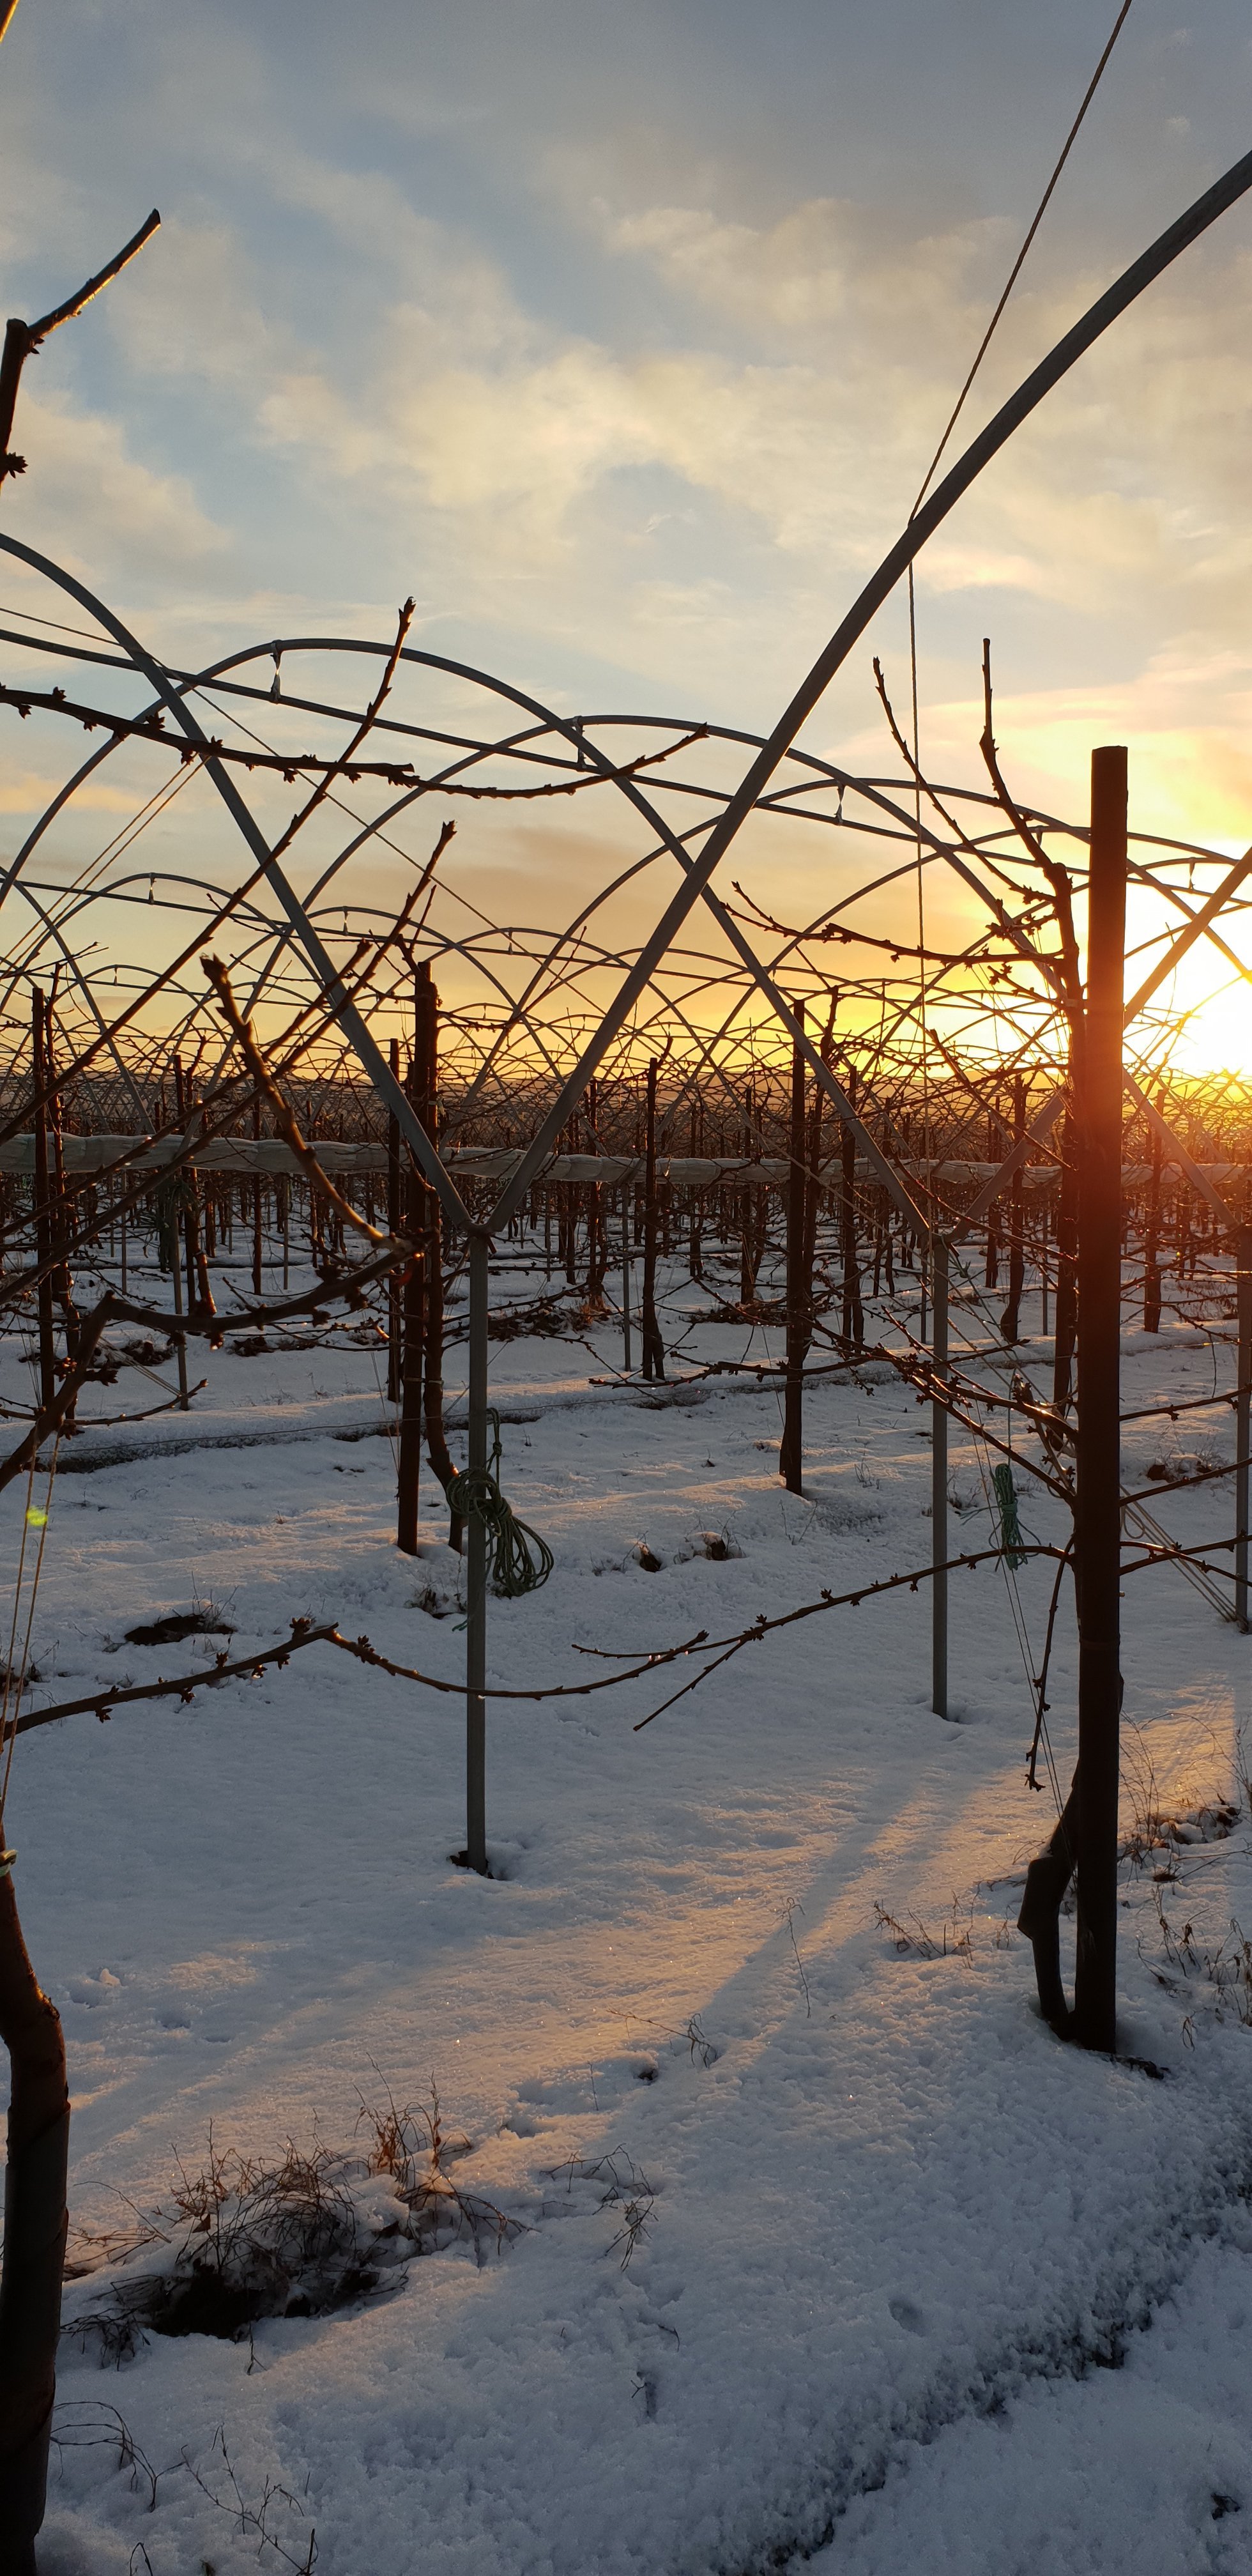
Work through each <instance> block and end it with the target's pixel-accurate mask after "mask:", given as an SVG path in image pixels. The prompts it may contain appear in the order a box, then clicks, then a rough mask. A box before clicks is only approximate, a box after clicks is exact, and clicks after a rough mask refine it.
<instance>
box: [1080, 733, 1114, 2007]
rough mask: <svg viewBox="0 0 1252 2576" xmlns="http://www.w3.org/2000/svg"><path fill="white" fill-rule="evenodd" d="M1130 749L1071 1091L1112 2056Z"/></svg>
mask: <svg viewBox="0 0 1252 2576" xmlns="http://www.w3.org/2000/svg"><path fill="white" fill-rule="evenodd" d="M1125 944H1126V752H1125V749H1124V747H1123V746H1122V745H1121V744H1112V745H1106V746H1105V747H1104V748H1102V749H1101V750H1098V751H1094V752H1093V753H1092V755H1091V873H1090V878H1089V884H1088V896H1087V1009H1086V1017H1085V1023H1084V1028H1083V1035H1082V1052H1081V1064H1080V1066H1079V1068H1078V1070H1079V1086H1078V1111H1079V1116H1078V1131H1079V1183H1078V1435H1077V1477H1076V1486H1075V1497H1074V1557H1075V1574H1076V1579H1077V1589H1078V1777H1079V1782H1080V1788H1079V1796H1078V1835H1077V1848H1078V1954H1077V1963H1076V1969H1075V1977H1074V2022H1075V2037H1076V2038H1077V2039H1078V2040H1080V2041H1081V2043H1082V2045H1083V2047H1084V2048H1097V2049H1101V2050H1104V2051H1107V2052H1108V2053H1109V2054H1110V2055H1111V2054H1112V2052H1113V2049H1114V2047H1115V2044H1116V2010H1117V1791H1118V1768H1119V1734H1120V1711H1121V1675H1120V1670H1119V1666H1120V1660H1121V1657H1120V1646H1121V1614H1120V1582H1121V1486H1120V1468H1121V1431H1120V1424H1119V1413H1120V1409H1121V1388H1120V1374H1121V1373H1120V1357H1121V1286H1122V1281H1121V1269H1122V1174H1121V1150H1122V1016H1123V993H1122V986H1123V980H1124V973H1125Z"/></svg>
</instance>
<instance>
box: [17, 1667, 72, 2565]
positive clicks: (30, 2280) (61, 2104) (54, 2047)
mask: <svg viewBox="0 0 1252 2576" xmlns="http://www.w3.org/2000/svg"><path fill="white" fill-rule="evenodd" d="M15 1713H16V1712H15ZM3 1843H4V1829H3V1819H2V1817H0V1845H2V1844H3ZM13 1860H14V1854H13V1853H11V1852H9V1851H3V1852H0V2040H2V2041H3V2043H4V2046H5V2047H6V2048H7V2050H8V2052H9V2065H10V2070H11V2084H10V2093H9V2136H8V2161H7V2167H6V2171H5V2178H4V2270H3V2277H2V2278H0V2571H2V2576H35V2534H36V2532H37V2531H38V2530H39V2528H40V2526H41V2524H42V2522H43V2516H44V2498H45V2494H46V2491H47V2481H48V2443H49V2437H50V2434H51V2430H52V2405H53V2399H54V2396H55V2394H56V2356H57V2336H58V2333H59V2331H60V2322H61V2275H62V2270H63V2267H64V2263H65V2238H66V2231H67V2226H68V2221H67V2218H66V2208H65V2175H66V2164H67V2160H68V2151H69V2134H70V2101H69V2093H68V2090H67V2087H66V2080H65V2042H64V2039H63V2037H62V2033H61V2024H60V2020H59V2017H58V2015H57V2012H56V2008H55V2006H54V2005H53V2004H51V2003H49V2001H48V1998H47V1996H46V1995H45V1994H42V1993H41V1992H40V1988H39V1984H38V1981H37V1979H36V1976H35V1972H34V1969H33V1968H32V1966H31V1964H30V1960H29V1958H28V1956H27V1952H26V1944H25V1942H24V1941H23V1939H22V1927H21V1924H20V1922H19V1920H18V1912H17V1900H16V1897H15V1895H14V1892H13V1877H12V1869H13Z"/></svg>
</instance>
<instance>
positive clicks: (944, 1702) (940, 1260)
mask: <svg viewBox="0 0 1252 2576" xmlns="http://www.w3.org/2000/svg"><path fill="white" fill-rule="evenodd" d="M930 1284H931V1344H930V1349H931V1359H932V1362H933V1367H934V1374H935V1376H936V1378H937V1379H938V1380H939V1382H940V1384H941V1385H943V1386H945V1387H946V1384H947V1376H948V1238H947V1236H946V1234H942V1233H941V1232H940V1230H939V1228H938V1226H935V1227H934V1229H933V1231H932V1233H931V1237H930ZM930 1523H931V1528H930V1549H931V1557H930V1561H931V1564H932V1566H933V1568H934V1573H933V1575H932V1578H931V1586H930V1591H931V1603H930V1705H931V1707H932V1708H933V1710H934V1712H935V1715H936V1717H946V1716H947V1714H948V1578H947V1574H946V1572H943V1571H941V1568H944V1567H946V1565H947V1559H948V1415H947V1408H946V1406H945V1405H944V1404H943V1403H942V1402H941V1401H940V1399H939V1397H938V1396H936V1397H935V1399H934V1401H933V1403H932V1404H931V1408H930Z"/></svg>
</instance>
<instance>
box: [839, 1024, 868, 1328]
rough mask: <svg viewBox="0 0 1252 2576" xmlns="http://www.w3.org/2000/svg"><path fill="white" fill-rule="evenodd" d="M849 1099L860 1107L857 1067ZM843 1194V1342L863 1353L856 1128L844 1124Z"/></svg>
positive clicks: (852, 1071) (851, 1069) (850, 1079)
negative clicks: (858, 1101)
mask: <svg viewBox="0 0 1252 2576" xmlns="http://www.w3.org/2000/svg"><path fill="white" fill-rule="evenodd" d="M848 1098H849V1100H850V1101H851V1103H852V1106H853V1108H854V1109H855V1107H856V1067H855V1065H849V1067H848ZM842 1183H843V1187H842V1193H841V1199H840V1208H841V1223H842V1231H843V1339H844V1342H845V1343H846V1344H847V1346H848V1347H849V1349H851V1350H857V1351H859V1350H860V1347H861V1344H862V1343H863V1341H864V1339H865V1313H864V1309H863V1307H862V1304H861V1265H860V1260H859V1258H858V1255H857V1248H856V1129H855V1128H854V1127H851V1126H849V1125H848V1123H847V1121H846V1120H845V1121H844V1128H843V1158H842Z"/></svg>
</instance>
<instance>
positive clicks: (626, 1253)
mask: <svg viewBox="0 0 1252 2576" xmlns="http://www.w3.org/2000/svg"><path fill="white" fill-rule="evenodd" d="M634 1365H635V1363H634V1360H633V1359H632V1357H631V1348H630V1185H629V1183H628V1182H626V1181H623V1183H622V1366H623V1368H624V1369H625V1371H626V1375H627V1377H629V1376H630V1373H631V1370H632V1369H633V1367H634Z"/></svg>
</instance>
